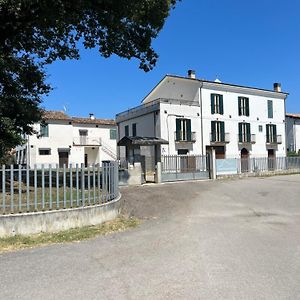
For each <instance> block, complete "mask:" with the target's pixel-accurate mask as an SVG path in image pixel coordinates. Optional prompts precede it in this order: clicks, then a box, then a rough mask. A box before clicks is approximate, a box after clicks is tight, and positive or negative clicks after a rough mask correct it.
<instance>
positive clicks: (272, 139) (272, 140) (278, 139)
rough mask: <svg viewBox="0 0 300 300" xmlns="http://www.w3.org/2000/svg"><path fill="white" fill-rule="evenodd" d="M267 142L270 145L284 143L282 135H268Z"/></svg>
mask: <svg viewBox="0 0 300 300" xmlns="http://www.w3.org/2000/svg"><path fill="white" fill-rule="evenodd" d="M266 144H268V145H276V144H282V135H270V136H266Z"/></svg>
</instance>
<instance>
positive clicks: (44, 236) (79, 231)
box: [0, 217, 140, 252]
mask: <svg viewBox="0 0 300 300" xmlns="http://www.w3.org/2000/svg"><path fill="white" fill-rule="evenodd" d="M139 224H140V221H139V220H138V219H136V218H125V217H119V218H117V219H116V220H114V221H109V222H105V223H103V224H100V225H96V226H85V227H81V228H74V229H69V230H64V231H60V232H57V233H40V234H34V235H30V236H23V235H16V236H13V237H7V238H0V252H7V251H14V250H19V249H25V248H33V247H40V246H45V245H50V244H60V243H71V242H79V241H82V240H87V239H91V238H95V237H96V236H100V235H107V234H109V233H112V232H120V231H124V230H127V229H130V228H134V227H136V226H138V225H139Z"/></svg>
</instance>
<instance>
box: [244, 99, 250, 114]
mask: <svg viewBox="0 0 300 300" xmlns="http://www.w3.org/2000/svg"><path fill="white" fill-rule="evenodd" d="M245 102H246V103H245V104H246V116H247V117H249V115H250V112H249V98H246V101H245Z"/></svg>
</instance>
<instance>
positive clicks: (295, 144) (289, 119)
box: [286, 114, 300, 152]
mask: <svg viewBox="0 0 300 300" xmlns="http://www.w3.org/2000/svg"><path fill="white" fill-rule="evenodd" d="M286 141H287V145H286V147H287V150H288V151H289V152H300V114H286Z"/></svg>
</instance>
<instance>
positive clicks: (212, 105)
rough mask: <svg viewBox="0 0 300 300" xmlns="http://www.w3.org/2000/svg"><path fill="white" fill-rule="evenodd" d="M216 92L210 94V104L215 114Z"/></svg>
mask: <svg viewBox="0 0 300 300" xmlns="http://www.w3.org/2000/svg"><path fill="white" fill-rule="evenodd" d="M214 99H215V94H210V106H211V113H212V114H214V113H215V103H214V102H215V101H214Z"/></svg>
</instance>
